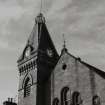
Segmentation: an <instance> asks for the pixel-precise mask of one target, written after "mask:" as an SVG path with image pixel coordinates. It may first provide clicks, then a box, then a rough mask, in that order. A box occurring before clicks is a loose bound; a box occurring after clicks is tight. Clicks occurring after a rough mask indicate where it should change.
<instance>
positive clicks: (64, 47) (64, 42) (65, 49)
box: [61, 34, 67, 53]
mask: <svg viewBox="0 0 105 105" xmlns="http://www.w3.org/2000/svg"><path fill="white" fill-rule="evenodd" d="M62 36H63V49H62V52H61V53H64V52H67V48H66V41H65V35H64V34H63V35H62Z"/></svg>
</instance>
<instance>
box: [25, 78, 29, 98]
mask: <svg viewBox="0 0 105 105" xmlns="http://www.w3.org/2000/svg"><path fill="white" fill-rule="evenodd" d="M30 88H31V82H30V78H29V77H27V79H26V80H25V84H24V97H27V96H29V95H30V90H31V89H30Z"/></svg>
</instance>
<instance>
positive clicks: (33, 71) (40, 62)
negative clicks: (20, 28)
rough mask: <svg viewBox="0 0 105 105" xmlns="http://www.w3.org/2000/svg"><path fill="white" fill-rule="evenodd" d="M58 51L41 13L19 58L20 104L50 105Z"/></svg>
mask: <svg viewBox="0 0 105 105" xmlns="http://www.w3.org/2000/svg"><path fill="white" fill-rule="evenodd" d="M58 58H59V56H58V53H57V51H56V49H55V47H54V44H53V42H52V40H51V37H50V35H49V32H48V30H47V27H46V24H45V18H44V16H43V14H42V13H40V14H39V15H38V16H37V17H36V18H35V25H34V27H33V30H32V32H31V34H30V36H29V38H28V41H27V44H26V46H25V48H24V50H23V53H22V54H21V56H20V57H19V59H18V61H17V62H18V70H19V89H18V105H48V103H49V102H50V93H51V88H50V81H49V79H48V78H49V76H50V74H51V72H52V70H53V68H54V66H55V65H56V63H57V61H58Z"/></svg>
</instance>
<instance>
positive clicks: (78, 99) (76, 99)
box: [72, 91, 82, 105]
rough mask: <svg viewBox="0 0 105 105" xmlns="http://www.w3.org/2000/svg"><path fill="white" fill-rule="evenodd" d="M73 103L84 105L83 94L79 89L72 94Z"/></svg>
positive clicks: (73, 104) (74, 104)
mask: <svg viewBox="0 0 105 105" xmlns="http://www.w3.org/2000/svg"><path fill="white" fill-rule="evenodd" d="M72 105H82V99H81V95H80V93H79V92H77V91H75V92H74V93H73V94H72Z"/></svg>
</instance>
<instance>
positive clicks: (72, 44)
mask: <svg viewBox="0 0 105 105" xmlns="http://www.w3.org/2000/svg"><path fill="white" fill-rule="evenodd" d="M42 1H43V6H42V7H43V9H42V10H43V13H44V16H45V17H46V24H47V27H48V29H49V32H50V34H51V37H52V40H53V42H54V44H55V46H56V48H57V50H58V52H59V54H60V50H61V49H62V44H63V42H62V34H63V33H64V34H65V39H66V43H67V48H68V50H69V52H70V53H71V54H73V55H74V56H77V57H81V58H82V60H83V61H85V62H87V63H89V64H91V65H94V66H96V67H98V68H99V69H102V70H105V69H104V68H105V0H42ZM39 11H40V0H0V105H2V102H3V101H4V100H5V99H7V97H9V96H10V97H15V96H16V95H17V90H18V69H17V63H16V61H17V59H18V57H19V56H20V55H21V53H22V51H23V49H24V47H25V44H26V40H27V38H28V36H29V34H30V33H31V30H32V27H33V25H34V20H35V17H36V16H37V14H38V13H39Z"/></svg>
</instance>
